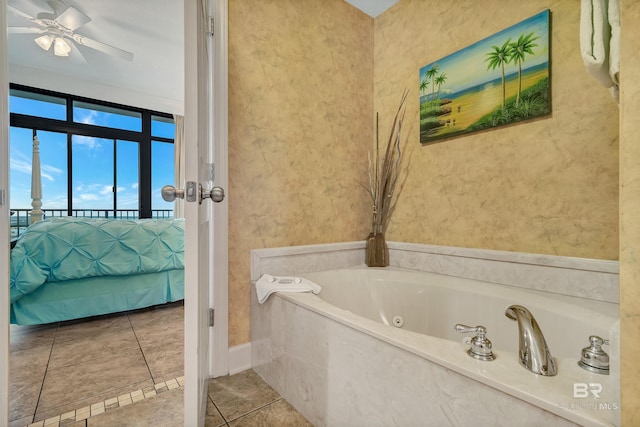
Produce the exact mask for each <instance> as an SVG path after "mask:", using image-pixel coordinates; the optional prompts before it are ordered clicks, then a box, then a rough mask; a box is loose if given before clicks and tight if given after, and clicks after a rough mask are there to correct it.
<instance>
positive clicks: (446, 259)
mask: <svg viewBox="0 0 640 427" xmlns="http://www.w3.org/2000/svg"><path fill="white" fill-rule="evenodd" d="M387 245H388V247H389V261H390V266H392V267H400V268H406V269H411V270H416V271H426V272H430V273H438V274H446V275H450V276H457V277H465V278H469V279H476V280H482V281H485V282H491V283H498V284H502V285H509V286H517V287H522V288H527V289H535V290H540V291H545V292H552V293H557V294H562V295H569V296H577V297H581V298H587V299H594V300H598V301H607V302H614V303H618V302H619V290H618V262H617V261H606V260H597V259H587V258H574V257H562V256H555V255H544V254H528V253H521V252H508V251H496V250H489V249H472V248H459V247H452V246H438V245H423V244H416V243H403V242H393V241H392V242H387ZM364 247H365V242H346V243H330V244H324V245H306V246H290V247H283V248H270V249H255V250H253V251H251V281H252V282H255V281H256V280H258V279H259V278H260V276H262V274H265V273H266V274H274V275H300V274H302V273H309V272H314V271H324V270H332V269H336V268H344V267H352V266H359V265H363V264H364Z"/></svg>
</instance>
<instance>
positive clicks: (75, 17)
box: [7, 0, 133, 61]
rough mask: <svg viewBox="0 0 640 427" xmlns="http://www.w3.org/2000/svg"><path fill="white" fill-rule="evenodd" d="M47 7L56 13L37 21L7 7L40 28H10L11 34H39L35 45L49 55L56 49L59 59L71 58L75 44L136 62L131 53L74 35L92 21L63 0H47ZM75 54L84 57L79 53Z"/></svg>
mask: <svg viewBox="0 0 640 427" xmlns="http://www.w3.org/2000/svg"><path fill="white" fill-rule="evenodd" d="M47 3H48V4H49V6H50V7H51V9H53V13H47V12H40V13H38V15H37V17H35V18H34V17H33V16H30V15H29V14H27V13H25V12H22V11H21V10H18V9H16V8H15V7H13V6H9V5H7V9H8V10H9V11H10V12H11V13H13V14H14V15H17V16H19V17H22V18H24V19H26V20H28V21H30V22H32V23H34V24H36V25H37V27H9V33H17V34H20V33H22V34H26V33H33V34H40V36H39V37H36V39H35V42H36V43H37V44H38V46H40V47H41V48H42V49H44V50H45V51H49V50H50V49H51V47H52V46H53V53H54V55H56V56H69V53H70V52H71V48H72V46H73V44H74V43H78V44H80V45H82V46H86V47H89V48H92V49H95V50H98V51H100V52H104V53H107V54H109V55H115V56H117V57H119V58H122V59H124V60H127V61H132V60H133V54H132V53H131V52H127V51H126V50H122V49H119V48H117V47H114V46H110V45H108V44H105V43H102V42H99V41H97V40H93V39H91V38H89V37H85V36H83V35H81V34H77V33H76V32H75V31H76V30H77V29H78V28H80V27H82V26H83V25H85V24H86V23H88V22H90V21H91V18H89V17H88V16H87V15H85V14H84V13H82V12H80V11H79V10H78V9H76V8H75V7H73V6H67V5H66V4H65V3H63V2H62V1H61V0H47ZM75 50H76V52H77V53H78V54H79V55H80V56H82V53H80V51H79V50H78V49H75Z"/></svg>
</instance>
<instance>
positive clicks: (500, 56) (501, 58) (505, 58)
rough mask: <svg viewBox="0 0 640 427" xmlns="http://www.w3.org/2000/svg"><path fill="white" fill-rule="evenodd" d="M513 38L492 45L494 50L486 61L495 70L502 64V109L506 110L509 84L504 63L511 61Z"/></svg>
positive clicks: (489, 67)
mask: <svg viewBox="0 0 640 427" xmlns="http://www.w3.org/2000/svg"><path fill="white" fill-rule="evenodd" d="M510 43H511V39H508V40H507V41H506V42H504V44H503V45H502V46H491V48H492V49H493V51H492V52H489V53H487V58H486V59H485V60H484V62H488V63H489V65H488V66H487V70H488V69H492V70H495V69H496V67H498V66H500V69H501V71H502V111H504V103H505V101H506V99H507V84H506V80H505V78H504V65H505V64H508V63H509V61H511V59H512V57H511V49H512V48H511V46H510Z"/></svg>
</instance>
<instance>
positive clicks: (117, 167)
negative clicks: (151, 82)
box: [9, 85, 175, 224]
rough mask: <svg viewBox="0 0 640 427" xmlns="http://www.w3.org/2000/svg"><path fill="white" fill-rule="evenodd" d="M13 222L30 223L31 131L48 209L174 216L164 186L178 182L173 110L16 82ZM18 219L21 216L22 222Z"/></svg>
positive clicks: (11, 139)
mask: <svg viewBox="0 0 640 427" xmlns="http://www.w3.org/2000/svg"><path fill="white" fill-rule="evenodd" d="M10 113H11V127H10V134H9V147H10V179H11V181H10V195H11V207H10V209H11V211H12V212H14V214H13V215H12V221H13V222H15V221H18V218H17V216H22V217H23V219H22V220H21V221H22V222H24V223H25V224H28V218H27V217H28V212H29V211H31V209H32V207H31V195H30V193H31V162H32V159H31V157H32V154H31V153H32V145H33V134H34V132H35V133H36V134H37V137H38V140H39V142H40V144H39V149H40V150H39V151H40V163H41V171H42V210H43V211H44V212H45V216H47V217H51V216H67V215H69V216H89V217H117V218H152V217H171V216H173V204H170V203H167V202H164V201H163V200H162V198H161V197H160V188H162V186H163V185H166V184H172V183H173V182H174V164H173V158H174V154H173V138H174V133H175V125H174V123H173V118H172V116H171V115H169V114H164V113H159V112H154V111H149V110H143V109H139V108H133V107H127V106H122V105H116V104H110V103H106V102H102V101H98V100H92V99H86V98H80V97H75V96H71V95H66V94H60V93H55V92H50V91H44V90H40V89H34V88H28V87H25V86H19V85H11V92H10ZM22 222H20V223H22Z"/></svg>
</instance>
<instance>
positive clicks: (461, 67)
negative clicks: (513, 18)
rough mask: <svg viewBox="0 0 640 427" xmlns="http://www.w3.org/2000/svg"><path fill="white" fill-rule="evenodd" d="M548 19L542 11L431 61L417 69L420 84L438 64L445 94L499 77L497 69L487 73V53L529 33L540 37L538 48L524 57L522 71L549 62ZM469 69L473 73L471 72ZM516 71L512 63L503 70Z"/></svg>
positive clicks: (508, 72) (546, 12)
mask: <svg viewBox="0 0 640 427" xmlns="http://www.w3.org/2000/svg"><path fill="white" fill-rule="evenodd" d="M548 18H549V11H548V10H545V11H543V12H540V13H539V14H537V15H535V16H532V17H531V18H529V19H527V20H525V21H523V22H521V23H518V24H516V25H514V26H512V27H509V28H507V29H504V30H502V31H500V32H498V33H496V34H493V35H491V36H489V37H487V38H485V39H483V40H480V41H479V42H477V43H474V44H472V45H471V46H468V47H466V48H464V49H461V50H459V51H457V52H455V53H453V54H451V55H449V56H447V57H445V58H442V59H440V60H438V61H435V62H432V63H430V64H428V65H426V66H424V67H423V68H421V69H420V81H422V79H423V78H424V74H425V73H426V72H427V71H428V70H429V69H431V67H432V66H433V65H435V64H437V65H438V67H439V72H440V73H445V74H446V75H447V81H446V83H445V84H444V85H443V86H442V90H443V91H445V89H446V92H445V93H447V92H448V93H455V92H459V91H461V90H465V89H468V88H470V87H473V86H476V85H478V84H481V83H484V82H487V81H491V80H494V79H497V78H500V77H501V70H500V68H499V67H498V68H496V69H495V70H487V65H488V63H487V62H485V59H486V58H487V53H489V52H491V51H493V49H492V46H502V45H503V44H504V42H506V41H507V39H509V38H510V39H511V41H512V42H515V41H517V40H518V37H520V35H521V34H524V35H525V36H526V35H527V34H529V33H531V32H533V33H535V35H536V36H538V37H540V38H539V39H538V40H536V41H535V42H534V43H535V44H537V45H538V46H537V47H535V48H534V55H528V56H527V57H526V59H525V61H524V63H523V68H525V67H532V66H535V65H539V64H541V63H544V62H547V61H548V60H549V49H548V46H549V29H548ZM470 70H472V71H471V72H470ZM473 71H475V72H473ZM516 71H517V66H516V65H515V64H509V65H508V67H507V68H506V69H505V72H506V73H507V74H510V73H513V72H516ZM427 93H431V87H429V90H428V91H427Z"/></svg>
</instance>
